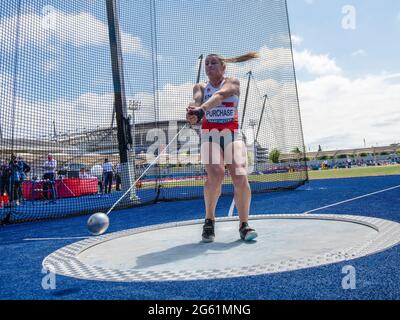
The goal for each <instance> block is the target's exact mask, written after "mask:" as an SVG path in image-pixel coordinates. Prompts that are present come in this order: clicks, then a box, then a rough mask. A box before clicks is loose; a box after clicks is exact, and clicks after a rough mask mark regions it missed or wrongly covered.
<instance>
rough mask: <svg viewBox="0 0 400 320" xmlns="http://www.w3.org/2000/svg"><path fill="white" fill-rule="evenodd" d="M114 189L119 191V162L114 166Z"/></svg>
mask: <svg viewBox="0 0 400 320" xmlns="http://www.w3.org/2000/svg"><path fill="white" fill-rule="evenodd" d="M115 189H116V190H117V191H121V165H120V164H119V163H118V164H117V165H116V166H115Z"/></svg>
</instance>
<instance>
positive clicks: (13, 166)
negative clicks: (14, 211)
mask: <svg viewBox="0 0 400 320" xmlns="http://www.w3.org/2000/svg"><path fill="white" fill-rule="evenodd" d="M9 167H10V171H11V174H10V179H9V183H10V184H9V185H10V198H11V199H10V200H11V204H12V205H17V206H19V205H20V201H19V199H20V195H21V194H22V191H21V190H20V189H21V183H22V175H21V172H22V165H21V163H20V162H19V161H18V159H17V157H16V156H15V155H13V156H11V161H10V163H9Z"/></svg>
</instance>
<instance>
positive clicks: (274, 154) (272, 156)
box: [269, 149, 281, 163]
mask: <svg viewBox="0 0 400 320" xmlns="http://www.w3.org/2000/svg"><path fill="white" fill-rule="evenodd" d="M280 155H281V153H280V151H279V150H278V149H272V150H271V152H270V153H269V160H271V162H272V163H279V157H280Z"/></svg>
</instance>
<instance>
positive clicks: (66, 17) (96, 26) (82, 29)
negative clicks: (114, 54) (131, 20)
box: [0, 10, 150, 57]
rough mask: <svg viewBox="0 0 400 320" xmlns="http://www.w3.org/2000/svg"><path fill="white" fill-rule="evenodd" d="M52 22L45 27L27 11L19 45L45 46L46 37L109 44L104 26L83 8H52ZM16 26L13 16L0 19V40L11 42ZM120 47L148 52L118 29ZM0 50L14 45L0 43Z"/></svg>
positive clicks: (80, 43)
mask: <svg viewBox="0 0 400 320" xmlns="http://www.w3.org/2000/svg"><path fill="white" fill-rule="evenodd" d="M51 18H52V19H53V22H52V23H51V25H50V26H48V27H46V25H45V23H44V20H43V19H44V17H43V16H41V15H38V14H34V13H30V14H25V15H22V16H21V26H20V28H21V33H20V34H21V37H20V46H21V47H25V46H28V45H34V46H37V47H41V48H42V49H47V45H48V43H49V41H48V40H49V39H50V38H55V39H57V40H58V41H59V42H61V45H60V47H62V44H66V43H67V44H71V45H73V46H76V47H86V46H104V47H107V46H109V40H108V27H107V25H106V24H105V23H104V22H102V21H100V20H98V19H97V18H96V17H94V16H93V15H91V14H89V13H87V12H81V13H78V14H67V13H64V12H62V11H57V10H55V11H54V12H53V13H52V14H51ZM16 27H17V17H16V16H13V17H6V18H2V19H1V20H0V30H1V32H0V43H5V42H7V43H14V40H15V35H16V32H15V30H16ZM121 42H122V50H123V52H124V53H128V54H136V55H139V56H142V57H149V56H150V52H149V51H148V50H147V49H146V48H145V47H144V45H143V43H142V41H141V39H140V38H138V37H136V36H133V35H131V34H128V33H125V32H121ZM0 48H1V50H4V51H12V50H14V49H15V48H14V46H12V45H7V46H1V47H0Z"/></svg>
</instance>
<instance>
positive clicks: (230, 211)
mask: <svg viewBox="0 0 400 320" xmlns="http://www.w3.org/2000/svg"><path fill="white" fill-rule="evenodd" d="M233 210H235V199H233V200H232V203H231V206H230V208H229V212H228V217H233Z"/></svg>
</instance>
